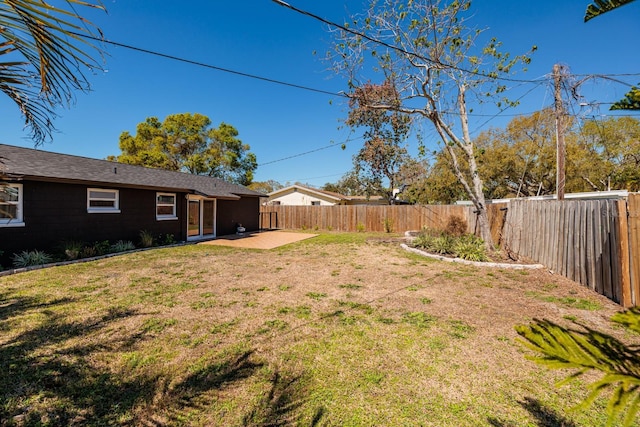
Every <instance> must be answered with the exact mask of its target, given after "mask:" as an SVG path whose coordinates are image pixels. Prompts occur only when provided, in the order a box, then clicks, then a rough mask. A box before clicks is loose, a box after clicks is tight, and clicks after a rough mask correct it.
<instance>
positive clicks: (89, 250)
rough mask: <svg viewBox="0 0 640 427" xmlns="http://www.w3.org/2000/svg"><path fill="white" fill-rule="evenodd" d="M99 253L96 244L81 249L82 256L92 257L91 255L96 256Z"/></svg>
mask: <svg viewBox="0 0 640 427" xmlns="http://www.w3.org/2000/svg"><path fill="white" fill-rule="evenodd" d="M97 254H98V252H97V251H96V248H95V246H85V247H84V248H82V250H81V251H80V257H81V258H91V257H94V256H96V255H97Z"/></svg>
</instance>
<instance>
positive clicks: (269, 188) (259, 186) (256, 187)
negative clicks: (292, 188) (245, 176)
mask: <svg viewBox="0 0 640 427" xmlns="http://www.w3.org/2000/svg"><path fill="white" fill-rule="evenodd" d="M247 187H249V189H251V190H253V191H258V192H260V193H263V194H269V193H271V192H273V191H276V190H280V189H281V188H284V185H282V184H280V183H279V182H278V181H275V180H273V179H270V180H267V181H253V182H252V183H251V184H249V185H248V186H247Z"/></svg>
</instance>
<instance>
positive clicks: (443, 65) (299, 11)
mask: <svg viewBox="0 0 640 427" xmlns="http://www.w3.org/2000/svg"><path fill="white" fill-rule="evenodd" d="M271 1H273V2H274V3H277V4H279V5H280V6H283V7H285V8H288V9H290V10H293V11H294V12H296V13H299V14H301V15H306V16H308V17H310V18H313V19H315V20H318V21H320V22H323V23H325V24H327V25H329V26H331V27H335V28H338V29H340V30H342V31H345V32H347V33H349V34H353V35H354V36H358V37H362V38H363V39H365V40H368V41H370V42H372V43H376V44H379V45H381V46H384V47H386V48H389V49H392V50H395V51H396V52H400V53H402V54H403V55H409V56H411V57H413V58H417V59H420V60H422V61H425V62H428V63H430V64H434V65H437V66H440V67H443V68H451V69H453V70H457V71H460V72H463V73H467V74H472V75H476V76H481V77H486V78H490V79H494V80H504V81H510V82H519V83H535V82H536V81H535V80H524V79H514V78H510V77H494V76H489V75H487V74H484V73H481V72H479V71H473V70H467V69H464V68H460V67H457V66H455V65H451V64H443V63H442V62H440V61H435V60H433V59H431V58H427V57H425V56H423V55H420V54H417V53H415V52H409V51H407V50H406V49H403V48H401V47H399V46H395V45H392V44H390V43H387V42H385V41H383V40H379V39H376V38H373V37H371V36H368V35H367V34H365V33H363V32H360V31H356V30H353V29H351V28H348V27H346V26H344V25H340V24H337V23H335V22H333V21H329V20H328V19H325V18H323V17H321V16H318V15H315V14H313V13H311V12H308V11H306V10H303V9H299V8H297V7H295V6H292V5H290V4H289V3H287V2H285V1H283V0H271Z"/></svg>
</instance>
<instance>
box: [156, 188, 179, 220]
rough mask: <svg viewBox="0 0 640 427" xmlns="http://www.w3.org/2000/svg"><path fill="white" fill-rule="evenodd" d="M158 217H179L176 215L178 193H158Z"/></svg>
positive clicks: (162, 218) (158, 218)
mask: <svg viewBox="0 0 640 427" xmlns="http://www.w3.org/2000/svg"><path fill="white" fill-rule="evenodd" d="M156 219H157V220H165V219H178V217H177V216H176V195H175V194H173V193H156Z"/></svg>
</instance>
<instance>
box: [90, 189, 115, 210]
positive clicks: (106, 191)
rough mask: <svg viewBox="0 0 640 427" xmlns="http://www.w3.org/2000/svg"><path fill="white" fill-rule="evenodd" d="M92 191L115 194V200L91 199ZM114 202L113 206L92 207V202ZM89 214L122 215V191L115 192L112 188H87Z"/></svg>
mask: <svg viewBox="0 0 640 427" xmlns="http://www.w3.org/2000/svg"><path fill="white" fill-rule="evenodd" d="M92 191H99V192H101V193H113V194H114V195H115V197H114V198H101V197H93V198H92V197H91V192H92ZM93 200H96V201H103V200H106V201H113V202H114V204H113V206H91V201H93ZM87 212H88V213H120V190H114V189H112V188H87Z"/></svg>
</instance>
